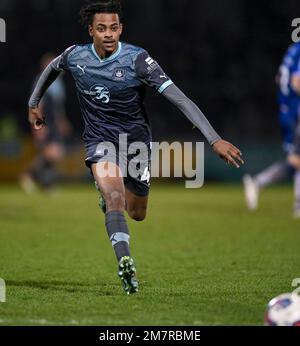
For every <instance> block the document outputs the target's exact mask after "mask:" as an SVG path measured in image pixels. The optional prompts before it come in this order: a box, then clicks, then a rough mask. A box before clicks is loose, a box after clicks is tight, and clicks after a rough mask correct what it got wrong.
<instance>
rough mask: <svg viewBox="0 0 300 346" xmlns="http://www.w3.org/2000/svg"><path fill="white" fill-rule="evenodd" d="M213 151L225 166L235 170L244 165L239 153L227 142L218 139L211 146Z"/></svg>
mask: <svg viewBox="0 0 300 346" xmlns="http://www.w3.org/2000/svg"><path fill="white" fill-rule="evenodd" d="M212 147H213V150H214V151H215V152H216V153H217V154H218V155H219V156H220V157H221V159H223V160H224V161H225V162H226V163H227V164H230V165H232V166H234V167H236V168H240V165H241V164H243V163H244V161H243V159H242V157H241V156H242V153H241V151H240V150H239V149H238V148H236V147H235V146H234V145H232V144H231V143H229V142H226V141H224V140H223V139H220V140H219V141H217V142H216V143H214V144H213V146H212Z"/></svg>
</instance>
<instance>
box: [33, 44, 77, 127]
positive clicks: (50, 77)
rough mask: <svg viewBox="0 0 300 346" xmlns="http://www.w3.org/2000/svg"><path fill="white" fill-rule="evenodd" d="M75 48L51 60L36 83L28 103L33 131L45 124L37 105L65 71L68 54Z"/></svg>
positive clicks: (70, 48)
mask: <svg viewBox="0 0 300 346" xmlns="http://www.w3.org/2000/svg"><path fill="white" fill-rule="evenodd" d="M75 47H76V46H71V47H69V48H68V49H67V50H66V51H65V52H64V53H62V54H61V55H59V56H58V57H57V58H55V59H54V60H52V61H51V62H50V64H49V65H48V66H47V67H46V68H45V70H44V71H43V73H42V74H41V76H40V78H39V79H38V81H37V83H36V86H35V88H34V90H33V93H32V94H31V97H30V99H29V102H28V107H29V109H28V121H29V123H30V125H31V127H32V128H33V129H34V130H40V129H41V128H42V127H43V126H45V124H46V122H45V117H44V115H43V114H42V111H41V108H40V107H39V103H40V101H41V99H42V97H43V95H44V94H45V92H46V91H47V89H48V88H49V86H50V85H51V84H52V83H53V82H54V81H55V80H56V78H57V77H58V76H59V75H60V74H61V73H62V71H63V70H67V65H68V61H67V59H68V54H69V52H71V50H72V49H73V48H75Z"/></svg>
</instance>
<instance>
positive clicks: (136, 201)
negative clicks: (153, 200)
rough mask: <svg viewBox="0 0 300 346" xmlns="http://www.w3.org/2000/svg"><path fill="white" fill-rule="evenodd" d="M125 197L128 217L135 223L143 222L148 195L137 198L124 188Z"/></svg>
mask: <svg viewBox="0 0 300 346" xmlns="http://www.w3.org/2000/svg"><path fill="white" fill-rule="evenodd" d="M125 196H126V210H127V213H128V215H129V216H130V217H131V218H132V219H133V220H135V221H143V220H144V219H145V218H146V214H147V205H148V195H147V196H138V195H136V194H135V193H133V192H132V191H131V190H129V189H128V188H127V187H126V188H125Z"/></svg>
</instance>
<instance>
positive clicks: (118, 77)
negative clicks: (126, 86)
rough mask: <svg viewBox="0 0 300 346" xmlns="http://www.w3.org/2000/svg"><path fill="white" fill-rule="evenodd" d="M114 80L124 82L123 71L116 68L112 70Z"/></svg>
mask: <svg viewBox="0 0 300 346" xmlns="http://www.w3.org/2000/svg"><path fill="white" fill-rule="evenodd" d="M113 79H114V80H124V79H125V70H124V69H122V68H117V69H115V70H114V74H113Z"/></svg>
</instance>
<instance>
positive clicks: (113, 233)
mask: <svg viewBox="0 0 300 346" xmlns="http://www.w3.org/2000/svg"><path fill="white" fill-rule="evenodd" d="M105 225H106V230H107V234H108V236H109V239H110V241H111V243H112V246H113V248H114V250H115V253H116V256H117V260H118V261H120V259H121V257H123V256H130V250H129V238H130V236H129V230H128V226H127V222H126V219H125V216H124V213H123V212H121V211H109V212H108V213H106V214H105Z"/></svg>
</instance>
